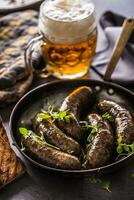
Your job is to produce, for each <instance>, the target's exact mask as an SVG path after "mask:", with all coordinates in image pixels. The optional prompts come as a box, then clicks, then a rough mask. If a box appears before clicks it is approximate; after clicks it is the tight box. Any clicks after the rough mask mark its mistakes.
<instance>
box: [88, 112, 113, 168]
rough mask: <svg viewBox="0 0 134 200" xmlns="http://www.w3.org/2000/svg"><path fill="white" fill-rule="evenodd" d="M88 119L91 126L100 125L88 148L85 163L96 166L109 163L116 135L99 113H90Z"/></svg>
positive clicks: (90, 166) (92, 166)
mask: <svg viewBox="0 0 134 200" xmlns="http://www.w3.org/2000/svg"><path fill="white" fill-rule="evenodd" d="M88 121H89V124H90V125H91V126H95V125H97V126H98V131H97V132H96V134H95V136H94V138H93V140H92V141H91V144H90V146H89V148H88V149H87V154H86V162H85V165H86V166H87V167H88V168H96V167H100V166H103V165H105V164H107V163H108V162H109V160H110V158H111V155H112V152H113V146H114V136H113V133H112V131H111V127H110V125H109V124H108V123H107V122H106V121H103V120H102V118H101V116H99V115H98V114H90V115H89V116H88Z"/></svg>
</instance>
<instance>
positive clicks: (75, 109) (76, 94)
mask: <svg viewBox="0 0 134 200" xmlns="http://www.w3.org/2000/svg"><path fill="white" fill-rule="evenodd" d="M91 95H92V89H91V88H90V87H87V86H81V87H78V88H77V89H75V90H74V91H73V92H71V93H70V94H69V95H68V96H67V97H66V98H65V100H64V101H63V103H62V105H61V108H60V110H61V111H64V110H69V111H70V112H72V113H73V114H74V116H75V117H76V118H77V119H78V120H79V119H80V116H81V114H82V113H83V112H85V111H88V110H89V108H90V102H91V100H92V99H91Z"/></svg>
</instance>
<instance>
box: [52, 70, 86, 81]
mask: <svg viewBox="0 0 134 200" xmlns="http://www.w3.org/2000/svg"><path fill="white" fill-rule="evenodd" d="M87 73H88V72H87V71H84V72H79V73H77V74H60V73H58V72H53V73H52V74H53V76H54V77H56V78H59V79H77V78H82V77H83V76H85V75H86V74H87Z"/></svg>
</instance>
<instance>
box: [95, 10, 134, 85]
mask: <svg viewBox="0 0 134 200" xmlns="http://www.w3.org/2000/svg"><path fill="white" fill-rule="evenodd" d="M124 19H125V17H123V16H121V15H118V14H116V13H113V12H111V11H107V12H105V13H104V14H103V15H102V17H101V18H100V25H101V27H102V29H103V30H104V34H105V37H106V39H107V45H106V44H104V46H103V43H102V42H101V45H102V46H101V48H100V50H99V51H97V52H96V54H95V56H94V60H93V62H92V68H93V69H94V70H95V71H96V72H97V73H98V74H99V75H100V76H103V75H104V73H105V71H106V66H107V63H108V62H109V59H110V56H111V53H112V50H113V47H114V44H115V42H116V40H117V38H118V35H119V34H120V33H121V31H122V27H121V26H122V24H123V21H124ZM99 36H100V37H99V38H98V43H99V41H101V39H102V38H101V35H99ZM111 80H112V81H113V82H116V83H118V84H121V85H125V86H131V85H134V31H133V33H132V35H131V37H130V38H129V40H128V43H127V45H126V47H125V49H124V51H123V54H122V56H121V58H120V60H119V62H118V63H117V66H116V68H115V70H114V72H113V74H112V78H111Z"/></svg>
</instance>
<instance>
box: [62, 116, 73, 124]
mask: <svg viewBox="0 0 134 200" xmlns="http://www.w3.org/2000/svg"><path fill="white" fill-rule="evenodd" d="M71 118H72V115H67V116H65V117H64V119H65V122H66V123H67V124H68V123H70V119H71Z"/></svg>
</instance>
